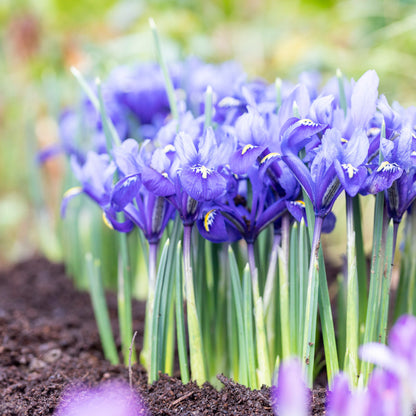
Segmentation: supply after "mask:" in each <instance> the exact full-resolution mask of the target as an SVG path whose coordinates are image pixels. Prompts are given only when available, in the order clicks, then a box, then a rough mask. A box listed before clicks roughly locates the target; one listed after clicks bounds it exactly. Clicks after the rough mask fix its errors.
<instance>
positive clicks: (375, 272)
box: [359, 192, 386, 385]
mask: <svg viewBox="0 0 416 416" xmlns="http://www.w3.org/2000/svg"><path fill="white" fill-rule="evenodd" d="M374 210H375V211H374V231H373V250H372V254H371V257H372V259H371V272H370V290H369V294H368V308H367V318H366V324H365V331H364V340H363V343H364V344H367V343H369V342H374V341H377V339H376V330H377V323H378V318H379V313H380V296H381V286H382V281H383V267H384V260H383V259H384V253H385V243H386V240H385V232H384V228H385V227H384V222H385V221H384V192H379V193H378V194H377V196H376V204H375V208H374ZM371 368H372V365H371V364H370V363H369V362H367V361H365V362H362V363H361V375H360V381H359V382H360V384H362V385H366V384H367V381H368V377H369V375H370V372H371Z"/></svg>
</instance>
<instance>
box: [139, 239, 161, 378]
mask: <svg viewBox="0 0 416 416" xmlns="http://www.w3.org/2000/svg"><path fill="white" fill-rule="evenodd" d="M158 249H159V244H158V243H155V244H149V261H148V280H149V284H148V292H147V302H146V316H145V322H144V334H143V348H142V351H141V353H140V362H141V363H142V365H143V367H144V368H145V369H146V370H147V371H148V372H149V371H150V361H151V357H150V350H151V348H150V343H151V331H152V322H153V310H154V302H155V288H156V264H157V253H158Z"/></svg>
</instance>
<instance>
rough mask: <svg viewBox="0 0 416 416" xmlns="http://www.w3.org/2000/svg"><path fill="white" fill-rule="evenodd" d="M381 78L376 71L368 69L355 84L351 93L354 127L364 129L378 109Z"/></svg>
mask: <svg viewBox="0 0 416 416" xmlns="http://www.w3.org/2000/svg"><path fill="white" fill-rule="evenodd" d="M378 83H379V79H378V76H377V73H376V71H374V70H369V71H367V72H366V73H365V74H364V75H363V76H362V77H361V78H360V79H359V80H358V81H357V82H356V84H355V85H354V88H353V91H352V95H351V118H352V122H353V124H354V127H356V128H359V129H363V128H365V127H366V126H367V124H368V122H369V121H370V119H371V118H372V117H373V115H374V113H375V111H376V103H377V97H378Z"/></svg>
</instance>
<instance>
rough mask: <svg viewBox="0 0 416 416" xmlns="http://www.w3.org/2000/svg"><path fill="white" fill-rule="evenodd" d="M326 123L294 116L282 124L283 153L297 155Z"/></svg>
mask: <svg viewBox="0 0 416 416" xmlns="http://www.w3.org/2000/svg"><path fill="white" fill-rule="evenodd" d="M325 127H326V125H324V124H320V123H316V122H314V121H312V120H310V119H307V118H304V119H298V118H296V117H292V118H290V119H288V120H287V121H286V123H285V124H284V125H283V126H282V129H281V133H282V142H281V145H280V146H281V150H282V153H283V154H289V153H291V154H295V155H297V154H298V152H299V150H301V149H302V148H303V147H305V146H306V144H307V143H308V142H309V141H310V140H311V138H312V136H314V135H315V134H316V133H319V132H321V131H322V130H323V129H324V128H325Z"/></svg>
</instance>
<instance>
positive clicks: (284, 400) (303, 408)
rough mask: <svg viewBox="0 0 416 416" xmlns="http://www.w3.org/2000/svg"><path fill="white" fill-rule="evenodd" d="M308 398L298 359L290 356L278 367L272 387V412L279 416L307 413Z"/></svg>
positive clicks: (295, 415) (301, 415)
mask: <svg viewBox="0 0 416 416" xmlns="http://www.w3.org/2000/svg"><path fill="white" fill-rule="evenodd" d="M310 398H311V394H310V390H309V389H308V387H307V386H306V383H305V380H304V376H303V370H302V366H301V364H300V362H299V360H298V359H297V358H290V359H288V360H286V361H284V362H283V363H282V364H281V365H280V367H279V374H278V379H277V387H272V402H273V411H274V413H275V414H276V415H279V416H306V415H308V414H309V409H310V401H311V400H310Z"/></svg>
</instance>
